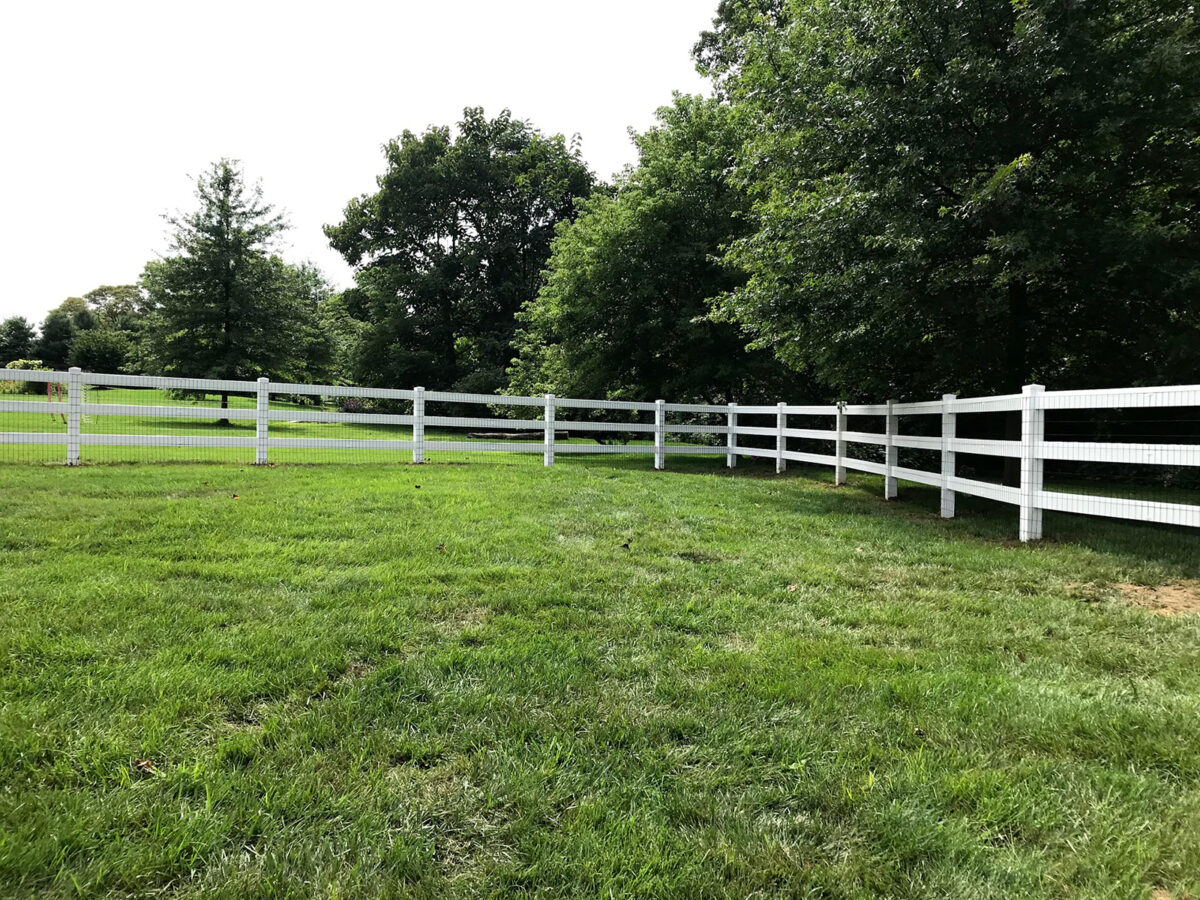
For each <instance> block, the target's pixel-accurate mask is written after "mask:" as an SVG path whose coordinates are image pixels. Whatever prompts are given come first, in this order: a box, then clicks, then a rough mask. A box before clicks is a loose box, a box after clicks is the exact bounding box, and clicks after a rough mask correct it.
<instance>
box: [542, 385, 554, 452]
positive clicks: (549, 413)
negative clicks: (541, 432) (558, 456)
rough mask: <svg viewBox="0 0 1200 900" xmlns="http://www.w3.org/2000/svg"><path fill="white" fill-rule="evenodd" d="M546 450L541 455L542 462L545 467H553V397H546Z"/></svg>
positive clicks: (550, 395)
mask: <svg viewBox="0 0 1200 900" xmlns="http://www.w3.org/2000/svg"><path fill="white" fill-rule="evenodd" d="M545 445H546V449H545V452H544V453H543V455H542V461H543V462H544V463H545V464H546V465H547V466H552V465H554V395H553V394H547V395H546V435H545Z"/></svg>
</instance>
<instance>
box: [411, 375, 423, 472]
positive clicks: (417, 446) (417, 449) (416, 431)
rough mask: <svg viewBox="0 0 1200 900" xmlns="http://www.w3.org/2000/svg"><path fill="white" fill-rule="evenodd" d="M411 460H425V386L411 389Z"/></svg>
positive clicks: (416, 461)
mask: <svg viewBox="0 0 1200 900" xmlns="http://www.w3.org/2000/svg"><path fill="white" fill-rule="evenodd" d="M412 434H413V462H414V463H423V462H425V388H423V387H419V388H414V390H413V432H412Z"/></svg>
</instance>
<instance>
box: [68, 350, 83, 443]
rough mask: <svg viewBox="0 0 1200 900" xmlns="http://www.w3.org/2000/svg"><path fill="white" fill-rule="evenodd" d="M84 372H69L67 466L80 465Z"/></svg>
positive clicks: (77, 370)
mask: <svg viewBox="0 0 1200 900" xmlns="http://www.w3.org/2000/svg"><path fill="white" fill-rule="evenodd" d="M82 372H83V370H82V369H80V368H79V366H71V368H70V369H68V370H67V465H68V466H77V465H79V445H80V443H81V442H82V441H81V439H80V432H81V431H82V427H81V426H82V423H83V374H82Z"/></svg>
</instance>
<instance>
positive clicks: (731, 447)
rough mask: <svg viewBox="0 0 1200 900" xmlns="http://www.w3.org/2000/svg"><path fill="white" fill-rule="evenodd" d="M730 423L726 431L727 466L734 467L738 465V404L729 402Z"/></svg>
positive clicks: (728, 467)
mask: <svg viewBox="0 0 1200 900" xmlns="http://www.w3.org/2000/svg"><path fill="white" fill-rule="evenodd" d="M728 416H729V419H728V421H729V425H728V428H727V430H726V432H725V447H726V449H725V467H726V468H727V469H732V468H735V467H736V466H737V453H736V452H735V451H736V449H737V404H736V403H730V404H729V413H728Z"/></svg>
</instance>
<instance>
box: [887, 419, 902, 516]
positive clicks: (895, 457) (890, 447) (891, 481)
mask: <svg viewBox="0 0 1200 900" xmlns="http://www.w3.org/2000/svg"><path fill="white" fill-rule="evenodd" d="M895 405H896V401H895V400H889V401H888V402H887V428H886V429H885V430H886V434H885V437H886V442H885V443H884V476H883V499H884V500H895V499H896V496H897V495H898V494H899V493H900V491H899V486H898V485H897V483H896V474H895V472H896V467H897V465H899V459H900V448H899V447H897V446H896V444H895V438H896V425H897V422H896V414H895V412H893V411H892V408H893V407H894V406H895Z"/></svg>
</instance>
